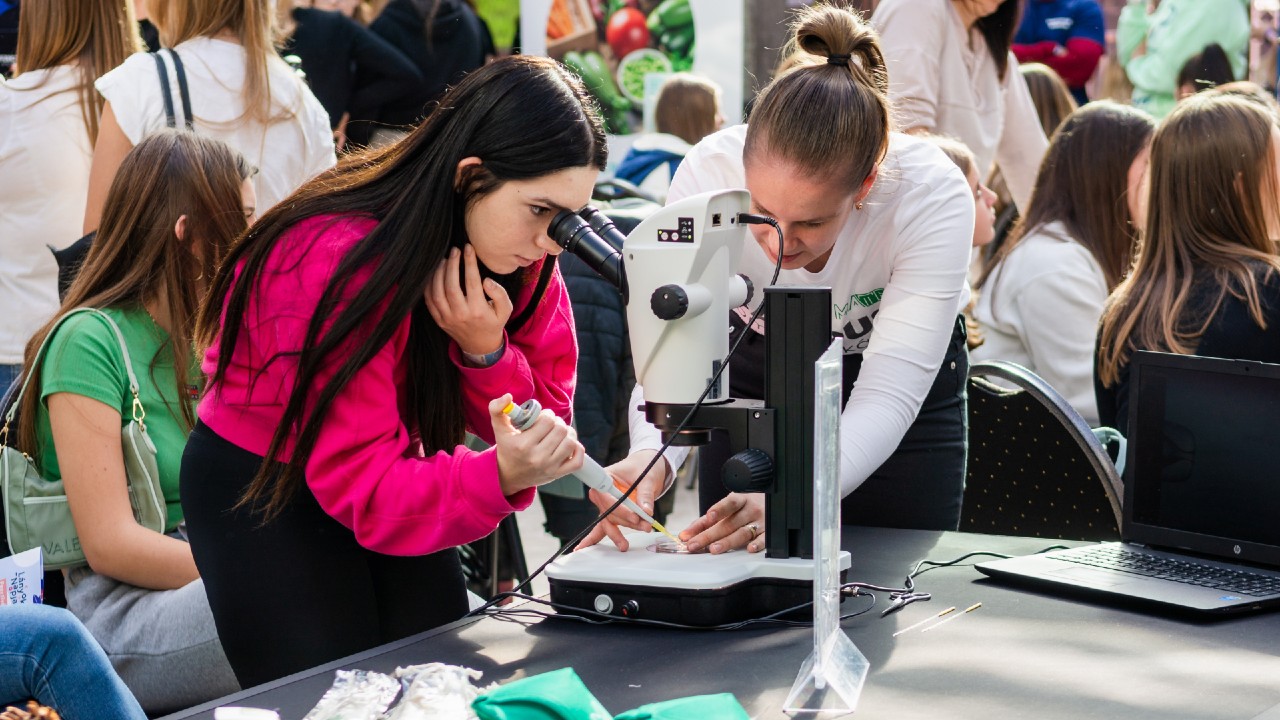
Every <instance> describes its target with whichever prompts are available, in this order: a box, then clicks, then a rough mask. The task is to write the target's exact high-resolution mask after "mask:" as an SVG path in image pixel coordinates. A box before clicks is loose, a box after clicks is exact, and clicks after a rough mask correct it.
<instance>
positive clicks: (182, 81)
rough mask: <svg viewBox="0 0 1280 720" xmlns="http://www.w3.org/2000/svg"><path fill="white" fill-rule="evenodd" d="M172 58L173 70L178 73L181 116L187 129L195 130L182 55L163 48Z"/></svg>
mask: <svg viewBox="0 0 1280 720" xmlns="http://www.w3.org/2000/svg"><path fill="white" fill-rule="evenodd" d="M165 52H167V53H169V56H170V57H171V58H173V70H174V72H176V73H177V74H178V97H179V98H180V99H181V100H182V117H183V118H184V122H185V123H186V126H187V129H188V130H191V131H195V129H196V126H195V116H194V115H192V114H191V93H190V91H189V90H188V89H187V71H186V69H185V68H183V67H182V57H181V56H179V55H178V51H177V50H165Z"/></svg>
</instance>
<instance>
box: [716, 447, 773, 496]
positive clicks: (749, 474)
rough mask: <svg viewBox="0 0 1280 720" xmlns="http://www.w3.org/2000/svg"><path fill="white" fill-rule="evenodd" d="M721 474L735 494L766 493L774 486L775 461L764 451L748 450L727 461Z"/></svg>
mask: <svg viewBox="0 0 1280 720" xmlns="http://www.w3.org/2000/svg"><path fill="white" fill-rule="evenodd" d="M720 474H721V475H720V476H721V479H722V480H723V481H724V486H725V487H727V488H729V489H730V490H732V491H733V492H765V491H767V490H768V489H769V488H770V487H771V486H772V485H773V459H772V458H770V457H769V455H768V454H766V453H765V452H764V451H763V450H756V449H755V448H748V449H746V450H743V451H742V452H739V453H737V454H735V455H734V456H733V457H731V458H729V459H728V460H726V461H725V463H724V467H723V468H722V469H721V470H720Z"/></svg>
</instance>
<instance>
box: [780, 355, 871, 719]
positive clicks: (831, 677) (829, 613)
mask: <svg viewBox="0 0 1280 720" xmlns="http://www.w3.org/2000/svg"><path fill="white" fill-rule="evenodd" d="M843 352H844V351H843V347H842V341H841V339H840V338H837V339H836V340H835V341H834V342H832V343H831V346H830V347H829V348H827V351H826V352H824V353H823V354H822V357H820V358H818V361H817V362H816V363H815V364H814V367H815V373H814V394H815V395H816V403H815V405H814V439H813V446H814V463H813V469H814V477H813V551H814V553H813V554H814V558H813V562H814V573H813V652H812V653H811V654H810V655H809V657H808V658H807V659H806V660H805V661H804V663H803V664H802V665H801V666H800V673H799V674H798V675H797V676H796V681H795V684H794V685H792V686H791V692H790V693H789V694H788V695H787V700H786V703H784V705H783V709H784V710H785V711H786V712H787V714H789V715H795V716H800V717H812V716H814V715H818V714H821V715H843V714H848V713H851V712H853V710H854V708H856V707H857V705H858V697H859V696H860V695H861V694H862V684H863V683H864V682H865V681H866V679H867V670H868V669H869V668H870V663H868V662H867V658H866V657H864V656H863V654H862V652H861V651H859V650H858V648H857V646H856V645H854V644H853V641H852V640H850V639H849V636H848V635H846V634H845V633H844V629H843V628H841V627H840V562H839V555H840V399H841V389H842V388H841V375H842V373H841V365H842V362H841V361H842V359H843Z"/></svg>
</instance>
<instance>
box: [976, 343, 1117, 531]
mask: <svg viewBox="0 0 1280 720" xmlns="http://www.w3.org/2000/svg"><path fill="white" fill-rule="evenodd" d="M992 380H998V381H999V384H997V383H995V382H992ZM968 390H969V465H968V472H967V477H966V483H965V491H964V505H963V508H962V511H961V517H960V530H962V531H964V532H974V533H987V534H998V535H1021V536H1028V537H1044V538H1056V539H1061V540H1115V539H1118V538H1119V537H1120V498H1121V497H1122V496H1123V494H1122V491H1121V482H1120V476H1119V473H1117V472H1116V467H1115V464H1114V463H1112V461H1111V458H1110V456H1109V455H1108V454H1107V451H1106V449H1105V448H1104V447H1103V446H1102V443H1101V442H1099V441H1098V439H1097V438H1096V437H1095V436H1094V434H1093V432H1092V431H1091V430H1090V429H1089V425H1088V424H1087V423H1086V422H1085V421H1084V419H1083V418H1082V417H1080V414H1079V413H1077V412H1076V411H1075V409H1074V408H1072V407H1071V405H1070V404H1069V403H1067V401H1066V400H1065V399H1064V398H1063V397H1062V396H1061V395H1060V394H1058V392H1057V391H1056V390H1054V389H1053V388H1052V387H1050V386H1049V384H1048V383H1046V382H1045V381H1044V380H1043V379H1041V378H1040V377H1039V376H1037V375H1036V374H1035V373H1033V372H1031V371H1030V370H1028V369H1026V368H1024V367H1022V366H1021V365H1017V364H1014V363H1010V362H1004V361H998V360H997V361H988V362H980V363H974V364H973V366H972V367H971V368H970V370H969V384H968Z"/></svg>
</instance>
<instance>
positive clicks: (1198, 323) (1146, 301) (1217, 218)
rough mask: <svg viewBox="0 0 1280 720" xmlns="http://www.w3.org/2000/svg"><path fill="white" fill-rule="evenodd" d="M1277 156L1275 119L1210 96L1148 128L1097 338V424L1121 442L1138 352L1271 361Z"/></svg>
mask: <svg viewBox="0 0 1280 720" xmlns="http://www.w3.org/2000/svg"><path fill="white" fill-rule="evenodd" d="M1166 2H1168V0H1166ZM1278 156H1280V129H1277V127H1276V119H1275V114H1274V113H1271V112H1268V111H1267V110H1266V109H1264V106H1263V105H1262V104H1260V103H1258V102H1257V101H1256V100H1253V99H1250V98H1245V97H1235V96H1232V95H1228V94H1222V93H1218V92H1217V91H1215V90H1210V91H1208V92H1203V93H1198V94H1196V95H1194V96H1193V97H1190V98H1187V99H1186V100H1184V101H1183V102H1181V103H1179V104H1178V106H1177V107H1176V108H1174V110H1173V112H1171V113H1169V116H1168V117H1167V118H1165V120H1164V122H1162V123H1161V124H1160V127H1159V129H1157V130H1156V134H1155V138H1154V139H1153V141H1152V143H1151V162H1150V168H1149V170H1148V178H1149V179H1148V185H1149V188H1150V190H1149V193H1148V196H1147V197H1148V200H1147V207H1146V222H1145V224H1144V229H1143V233H1142V243H1141V245H1140V246H1139V249H1138V252H1137V257H1136V259H1135V261H1134V264H1133V269H1132V271H1131V272H1130V273H1129V275H1128V277H1126V278H1125V279H1124V281H1123V282H1121V283H1120V285H1119V286H1118V287H1117V288H1116V289H1115V292H1113V293H1112V294H1111V297H1110V298H1109V299H1108V300H1107V305H1106V310H1105V311H1104V312H1103V315H1102V322H1101V327H1100V330H1099V334H1098V345H1097V355H1096V357H1097V364H1096V366H1095V367H1094V393H1095V395H1096V397H1097V402H1098V414H1099V418H1100V420H1101V422H1102V424H1103V425H1106V426H1109V427H1113V428H1116V429H1117V430H1119V431H1120V432H1121V433H1122V434H1127V432H1128V420H1129V363H1130V361H1131V360H1132V359H1133V353H1134V352H1136V351H1138V350H1154V351H1158V352H1166V353H1178V354H1182V355H1205V356H1208V357H1217V358H1228V359H1237V360H1256V361H1258V362H1266V363H1276V362H1280V257H1277V255H1276V245H1275V238H1277V237H1280V207H1278V205H1280V202H1278V201H1277V198H1280V179H1278V178H1277V172H1278V171H1280V168H1278V167H1277V166H1278V165H1280V163H1278V162H1277V157H1278Z"/></svg>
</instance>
